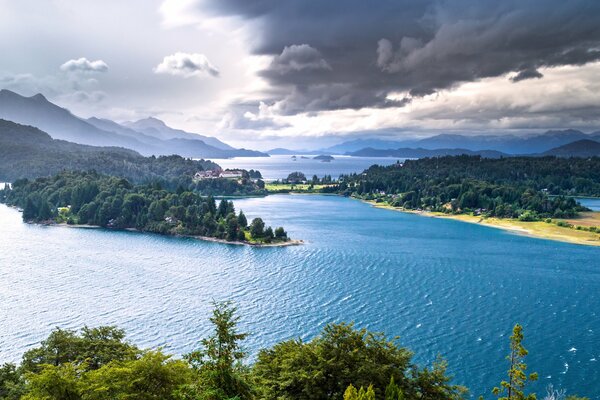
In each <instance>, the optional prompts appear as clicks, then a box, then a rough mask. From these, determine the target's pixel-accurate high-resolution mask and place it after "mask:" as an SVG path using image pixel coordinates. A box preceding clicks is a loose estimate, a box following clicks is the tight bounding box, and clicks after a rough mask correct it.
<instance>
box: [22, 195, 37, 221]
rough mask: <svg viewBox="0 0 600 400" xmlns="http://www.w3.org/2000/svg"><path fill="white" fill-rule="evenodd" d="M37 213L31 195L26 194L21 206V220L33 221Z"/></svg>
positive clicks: (35, 204) (35, 203)
mask: <svg viewBox="0 0 600 400" xmlns="http://www.w3.org/2000/svg"><path fill="white" fill-rule="evenodd" d="M38 214H39V210H38V205H37V202H36V201H35V200H34V199H33V198H32V196H31V195H30V196H27V200H26V202H25V207H23V221H33V220H35V219H36V218H37V216H38Z"/></svg>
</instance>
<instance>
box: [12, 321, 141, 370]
mask: <svg viewBox="0 0 600 400" xmlns="http://www.w3.org/2000/svg"><path fill="white" fill-rule="evenodd" d="M124 338H125V333H124V332H123V330H121V329H117V328H115V327H111V326H103V327H98V328H88V327H84V328H83V329H82V330H81V334H80V335H78V334H77V333H76V332H75V331H71V330H65V329H60V328H56V329H55V330H53V331H52V332H51V333H50V335H49V336H48V338H47V339H46V340H44V341H42V343H41V346H40V347H36V348H34V349H31V350H29V351H27V352H26V353H25V354H24V355H23V362H22V364H21V365H22V368H23V369H24V370H25V371H27V372H38V371H40V369H41V368H42V367H43V366H44V365H52V366H56V367H57V366H60V365H63V364H67V363H74V364H76V365H81V364H84V363H85V365H86V369H97V368H100V367H101V366H102V365H105V364H108V363H109V362H111V361H124V360H131V359H134V358H135V357H136V354H138V353H139V350H138V348H137V347H135V346H133V345H130V344H129V343H127V342H125V341H124Z"/></svg>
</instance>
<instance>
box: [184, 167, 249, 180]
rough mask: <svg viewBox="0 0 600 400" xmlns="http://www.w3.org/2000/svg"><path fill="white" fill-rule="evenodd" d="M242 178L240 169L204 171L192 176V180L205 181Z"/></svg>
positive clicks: (242, 173)
mask: <svg viewBox="0 0 600 400" xmlns="http://www.w3.org/2000/svg"><path fill="white" fill-rule="evenodd" d="M243 177H244V171H243V170H241V169H228V170H225V171H223V170H221V169H215V170H206V171H198V172H196V173H195V174H194V180H205V179H217V178H223V179H242V178H243Z"/></svg>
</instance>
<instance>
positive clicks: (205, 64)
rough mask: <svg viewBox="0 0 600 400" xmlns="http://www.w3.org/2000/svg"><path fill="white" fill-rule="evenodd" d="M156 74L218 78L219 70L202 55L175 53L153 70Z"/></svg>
mask: <svg viewBox="0 0 600 400" xmlns="http://www.w3.org/2000/svg"><path fill="white" fill-rule="evenodd" d="M154 73H156V74H169V75H174V76H182V77H184V78H190V77H192V76H206V75H210V76H213V77H218V76H219V70H218V69H217V68H216V67H215V66H214V65H212V64H211V63H210V61H208V58H207V57H206V56H205V55H204V54H198V53H181V52H177V53H175V54H171V55H170V56H166V57H165V58H163V61H162V62H161V63H160V64H158V65H157V66H156V67H155V68H154Z"/></svg>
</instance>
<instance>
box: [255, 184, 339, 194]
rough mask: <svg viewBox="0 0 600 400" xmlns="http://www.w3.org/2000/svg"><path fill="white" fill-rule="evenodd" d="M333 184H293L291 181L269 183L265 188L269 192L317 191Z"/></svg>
mask: <svg viewBox="0 0 600 400" xmlns="http://www.w3.org/2000/svg"><path fill="white" fill-rule="evenodd" d="M328 186H331V185H321V184H318V185H311V184H291V183H267V184H265V189H266V190H267V191H268V192H269V193H289V192H293V193H317V192H319V191H320V190H321V189H323V188H324V187H328Z"/></svg>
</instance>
